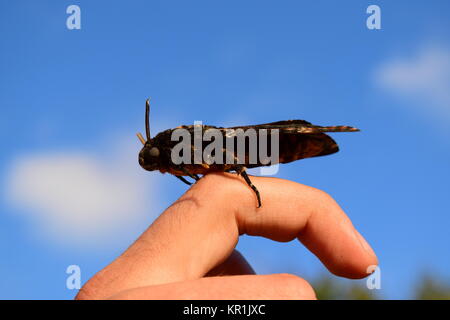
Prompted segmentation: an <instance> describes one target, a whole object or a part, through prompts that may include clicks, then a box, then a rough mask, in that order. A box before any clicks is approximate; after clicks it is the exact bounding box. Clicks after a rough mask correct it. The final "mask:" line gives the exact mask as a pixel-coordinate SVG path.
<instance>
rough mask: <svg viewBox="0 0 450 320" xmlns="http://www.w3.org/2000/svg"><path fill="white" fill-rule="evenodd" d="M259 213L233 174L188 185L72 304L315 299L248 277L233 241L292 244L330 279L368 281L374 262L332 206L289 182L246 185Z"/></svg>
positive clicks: (276, 278)
mask: <svg viewBox="0 0 450 320" xmlns="http://www.w3.org/2000/svg"><path fill="white" fill-rule="evenodd" d="M252 181H253V182H254V184H255V185H256V186H258V189H259V190H260V192H261V196H262V200H263V205H262V207H261V208H256V199H255V195H254V193H253V192H252V190H251V189H250V188H248V186H247V185H246V183H245V182H244V181H243V179H241V178H240V177H238V176H237V175H233V174H226V173H220V174H219V173H217V174H208V175H206V176H205V177H203V178H202V179H200V180H199V181H198V182H197V183H195V184H194V185H193V186H192V187H191V188H190V189H189V190H188V191H187V192H186V193H185V194H184V195H183V196H182V197H181V198H180V199H178V200H177V201H176V202H175V203H174V204H172V205H171V206H170V207H169V208H167V209H166V210H165V211H164V212H163V213H162V214H161V216H160V217H159V218H158V219H156V220H155V221H154V223H153V224H152V225H151V226H150V227H149V228H148V229H147V230H146V231H145V232H144V233H143V234H142V235H141V236H140V237H139V238H138V239H137V240H136V242H135V243H133V244H132V245H131V246H130V247H129V248H128V249H127V250H126V251H125V252H124V253H123V254H122V255H121V256H120V257H119V258H117V259H116V260H115V261H113V262H112V263H111V264H110V265H108V266H107V267H106V268H104V269H103V270H101V271H99V272H98V273H97V274H96V275H95V276H94V277H92V278H91V279H90V280H89V281H88V282H87V283H86V284H85V285H84V286H83V288H82V289H81V290H80V292H79V293H78V295H77V297H76V298H77V299H106V298H112V299H315V294H314V291H313V289H312V288H311V286H310V285H309V284H308V282H306V281H305V280H303V279H302V278H300V277H297V276H294V275H289V274H272V275H255V274H254V271H253V270H252V268H251V267H250V265H249V264H248V263H247V262H246V260H245V258H244V257H243V256H242V255H241V254H240V253H238V252H237V251H236V250H235V249H234V248H235V246H236V244H237V242H238V237H239V235H242V234H248V235H253V236H263V237H266V238H269V239H272V240H275V241H281V242H287V241H291V240H293V239H295V238H298V239H299V240H300V241H301V242H302V243H303V244H304V245H305V246H306V247H307V248H308V249H309V250H310V251H311V252H313V253H314V254H315V255H316V256H317V257H318V258H319V259H320V260H321V261H322V263H323V264H324V265H325V266H326V267H327V268H328V270H329V271H330V272H332V273H333V274H335V275H338V276H343V277H347V278H363V277H365V276H367V273H366V271H367V267H369V266H371V265H376V264H377V263H378V262H377V257H376V256H375V254H374V252H373V251H372V249H371V248H370V246H369V245H368V244H367V242H366V241H365V240H364V239H363V237H362V236H361V235H360V234H359V233H358V232H357V231H356V229H355V228H354V227H353V225H352V223H351V221H350V220H349V218H348V217H347V216H346V215H345V213H344V212H343V211H342V209H341V208H340V207H339V205H338V204H337V203H336V202H335V201H334V200H333V199H332V198H331V197H330V196H329V195H327V194H326V193H324V192H323V191H320V190H317V189H314V188H311V187H308V186H305V185H301V184H298V183H295V182H292V181H287V180H282V179H277V178H267V177H252Z"/></svg>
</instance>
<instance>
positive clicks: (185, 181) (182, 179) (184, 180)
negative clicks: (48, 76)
mask: <svg viewBox="0 0 450 320" xmlns="http://www.w3.org/2000/svg"><path fill="white" fill-rule="evenodd" d="M175 177H177V178H178V179H180V180H181V181H183V182H184V183H186V184H187V185H188V186H190V185H192V183H191V182H189V181H187V180H186V179H185V178H183V177H182V176H175Z"/></svg>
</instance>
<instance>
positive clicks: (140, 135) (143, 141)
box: [136, 132, 145, 145]
mask: <svg viewBox="0 0 450 320" xmlns="http://www.w3.org/2000/svg"><path fill="white" fill-rule="evenodd" d="M136 135H137V137H138V139H139V140H140V141H141V142H142V144H143V145H145V139H144V137H143V136H142V134H141V133H140V132H138V133H136Z"/></svg>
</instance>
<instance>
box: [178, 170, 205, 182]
mask: <svg viewBox="0 0 450 320" xmlns="http://www.w3.org/2000/svg"><path fill="white" fill-rule="evenodd" d="M180 169H181V171H183V173H184V174H185V175H187V176H189V177H191V178H192V179H194V180H195V181H198V180H200V177H199V176H198V175H196V174H193V173H190V172H189V171H187V169H186V168H185V167H183V166H181V167H180Z"/></svg>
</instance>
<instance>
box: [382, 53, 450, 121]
mask: <svg viewBox="0 0 450 320" xmlns="http://www.w3.org/2000/svg"><path fill="white" fill-rule="evenodd" d="M375 81H376V83H377V84H378V85H379V86H381V87H382V88H383V89H386V90H388V91H389V92H391V93H393V94H395V95H396V96H398V97H399V98H401V99H403V100H406V102H408V103H409V104H410V105H411V106H414V107H421V108H423V109H424V110H425V111H428V112H429V113H431V114H433V115H434V116H436V117H440V118H442V117H443V118H445V119H446V120H450V50H449V49H446V48H444V47H439V46H428V47H423V48H422V49H420V50H418V51H417V52H415V53H413V54H412V55H411V56H410V57H403V58H397V59H391V60H390V61H387V62H385V63H384V64H382V65H380V66H379V67H378V69H377V70H376V72H375Z"/></svg>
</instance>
